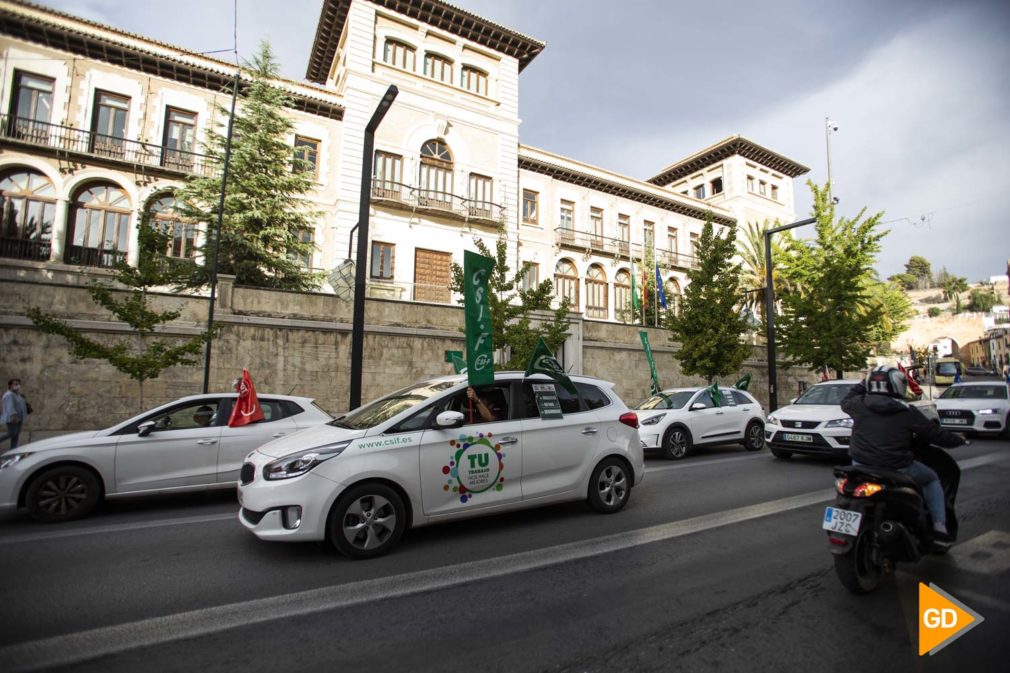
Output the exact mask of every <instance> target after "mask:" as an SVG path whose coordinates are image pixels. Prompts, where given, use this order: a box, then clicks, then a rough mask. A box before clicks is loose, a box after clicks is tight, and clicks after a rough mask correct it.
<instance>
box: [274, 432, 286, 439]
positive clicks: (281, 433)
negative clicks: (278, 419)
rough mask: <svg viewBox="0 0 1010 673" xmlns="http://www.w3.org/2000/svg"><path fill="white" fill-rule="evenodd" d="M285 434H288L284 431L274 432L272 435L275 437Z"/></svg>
mask: <svg viewBox="0 0 1010 673" xmlns="http://www.w3.org/2000/svg"><path fill="white" fill-rule="evenodd" d="M286 434H288V433H286V432H275V433H274V437H275V438H276V437H283V436H284V435H286Z"/></svg>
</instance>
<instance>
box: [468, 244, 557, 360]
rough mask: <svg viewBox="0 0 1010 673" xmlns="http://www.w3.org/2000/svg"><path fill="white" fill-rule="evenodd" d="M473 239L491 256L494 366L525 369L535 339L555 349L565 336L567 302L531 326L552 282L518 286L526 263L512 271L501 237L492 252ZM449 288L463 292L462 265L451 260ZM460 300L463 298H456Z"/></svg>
mask: <svg viewBox="0 0 1010 673" xmlns="http://www.w3.org/2000/svg"><path fill="white" fill-rule="evenodd" d="M473 243H474V245H475V246H477V250H478V252H480V254H482V255H484V256H485V257H491V258H493V259H494V261H495V262H494V269H493V270H492V272H491V276H490V277H489V278H488V309H489V310H490V312H491V339H492V340H493V342H494V346H495V350H496V351H497V353H496V356H495V357H496V362H495V368H496V369H499V370H508V369H526V365H527V364H528V363H529V359H530V356H532V355H533V350H534V348H535V347H536V345H537V339H538V338H540V337H543V340H544V343H546V344H547V346H548V348H550V349H551V350H552V351H555V350H557V349H558V348H560V347H561V345H562V344H563V343H564V342H565V339H566V338H567V337H568V325H569V323H568V310H569V307H570V303H569V301H568V299H567V298H565V299H564V300H562V302H561V304H560V305H559V306H558V307H557V308H556V309H554V310H553V313H552V315H551V318H550V319H549V320H545V321H543V322H541V323H539V324H538V325H536V326H534V324H533V319H532V316H531V315H530V314H531V313H532V312H533V311H549V310H551V297H553V294H554V283H552V282H551V281H549V280H545V281H543V282H542V283H540V284H539V285H537V286H535V287H531V288H529V289H528V290H523V289H522V279H523V276H524V275H525V273H526V266H525V265H524V266H523V268H522V269H521V270H519V271H517V272H515V273H512V271H511V269H510V268H509V265H508V259H507V247H506V242H505V240H504V239H502V238H499V239H498V241H497V242H496V243H495V251H494V254H492V253H491V251H490V250H489V249H488V247H487V245H486V244H485V243H484V241H482V240H481V239H479V238H477V237H476V236H475V237H474V239H473ZM451 289H452V291H453V292H456V293H458V294H463V267H461V266H460V265H459V264H456V263H455V262H453V264H452V286H451ZM459 303H460V304H462V303H463V299H460V301H459Z"/></svg>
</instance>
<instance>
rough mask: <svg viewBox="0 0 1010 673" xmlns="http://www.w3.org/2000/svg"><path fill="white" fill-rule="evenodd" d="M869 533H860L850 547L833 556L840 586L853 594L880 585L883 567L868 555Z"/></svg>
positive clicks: (871, 589) (869, 546)
mask: <svg viewBox="0 0 1010 673" xmlns="http://www.w3.org/2000/svg"><path fill="white" fill-rule="evenodd" d="M870 542H871V541H870V535H869V533H865V532H864V533H860V534H859V537H857V538H856V542H855V544H853V545H852V549H850V550H849V551H848V552H846V553H844V554H839V555H837V556H835V573H836V574H837V575H838V579H839V581H841V583H842V586H844V587H845V588H846V589H848V590H849V591H851V592H852V593H854V594H868V593H870V592H872V591H873V590H874V589H876V588H877V587H878V586H879V585H880V581H881V580H882V579H883V577H884V569H883V568H881V567H880V566H878V565H876V564H875V563H873V560H872V559H871V557H870V551H871V546H872V545H871V544H870Z"/></svg>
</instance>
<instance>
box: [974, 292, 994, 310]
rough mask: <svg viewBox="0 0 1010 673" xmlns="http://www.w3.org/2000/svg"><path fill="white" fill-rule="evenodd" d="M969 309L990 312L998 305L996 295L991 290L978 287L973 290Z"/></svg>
mask: <svg viewBox="0 0 1010 673" xmlns="http://www.w3.org/2000/svg"><path fill="white" fill-rule="evenodd" d="M970 297H971V298H970V299H969V301H968V309H969V310H971V311H976V312H978V313H988V312H989V311H991V310H992V308H993V306H995V305H996V295H995V294H993V293H992V292H991V291H989V290H983V289H981V288H976V289H974V290H972V291H971V294H970Z"/></svg>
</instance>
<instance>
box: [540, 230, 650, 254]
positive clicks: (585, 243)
mask: <svg viewBox="0 0 1010 673" xmlns="http://www.w3.org/2000/svg"><path fill="white" fill-rule="evenodd" d="M554 236H555V240H557V242H558V243H559V244H560V245H561V246H562V247H567V248H576V249H579V250H590V251H592V252H596V253H599V254H601V255H608V256H611V257H619V258H624V259H627V258H628V256H629V255H634V256H635V257H636V258H641V256H642V246H641V244H639V243H629V242H628V241H622V240H621V239H619V238H609V237H607V236H601V235H598V234H595V233H592V232H588V231H576V230H574V229H568V228H567V227H557V228H556V229H554Z"/></svg>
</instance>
